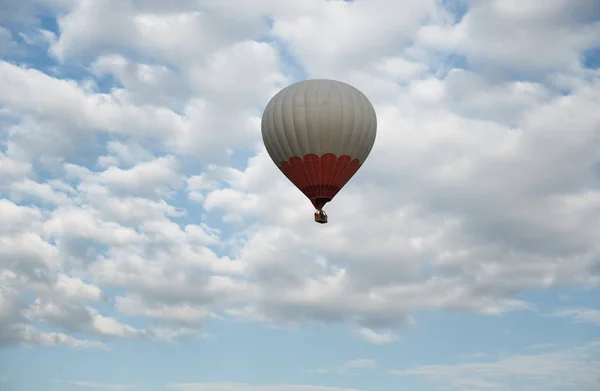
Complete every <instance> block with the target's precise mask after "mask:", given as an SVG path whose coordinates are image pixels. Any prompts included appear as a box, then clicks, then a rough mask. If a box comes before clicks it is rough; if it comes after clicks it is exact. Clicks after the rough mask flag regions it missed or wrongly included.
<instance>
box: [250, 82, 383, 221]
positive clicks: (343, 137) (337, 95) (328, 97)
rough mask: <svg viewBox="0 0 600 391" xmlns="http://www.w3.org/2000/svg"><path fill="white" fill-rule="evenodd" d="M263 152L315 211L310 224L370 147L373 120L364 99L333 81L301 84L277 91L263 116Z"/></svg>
mask: <svg viewBox="0 0 600 391" xmlns="http://www.w3.org/2000/svg"><path fill="white" fill-rule="evenodd" d="M261 129H262V137H263V142H264V144H265V147H266V149H267V152H268V153H269V156H271V159H273V162H275V164H276V165H277V167H279V169H280V170H281V171H282V172H283V174H284V175H285V176H286V177H287V178H288V179H289V180H290V181H291V182H292V183H293V184H294V185H296V187H297V188H298V189H300V191H302V193H304V195H306V197H307V198H308V199H309V200H310V201H311V202H312V204H313V205H314V207H315V208H316V212H315V221H316V222H318V223H326V222H327V214H326V213H325V212H324V211H323V207H324V206H325V204H326V203H328V202H330V201H331V200H332V199H333V198H334V197H335V195H336V194H337V193H338V192H339V191H340V190H341V189H342V187H344V185H345V184H346V183H347V182H348V181H349V180H350V178H352V176H354V174H356V172H357V171H358V169H359V168H360V167H361V165H362V164H363V163H364V161H365V159H366V158H367V156H369V153H370V152H371V149H372V148H373V144H374V143H375V136H376V134H377V116H376V114H375V109H374V108H373V105H371V102H369V100H368V99H367V97H366V96H365V95H364V94H363V93H362V92H360V91H359V90H357V89H356V88H354V87H352V86H351V85H348V84H346V83H342V82H339V81H335V80H305V81H301V82H298V83H294V84H292V85H290V86H288V87H285V88H284V89H282V90H281V91H279V92H278V93H277V94H275V96H273V98H271V100H270V101H269V103H268V104H267V106H266V108H265V111H264V113H263V116H262V123H261Z"/></svg>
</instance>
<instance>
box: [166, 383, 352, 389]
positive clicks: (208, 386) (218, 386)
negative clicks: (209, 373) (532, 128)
mask: <svg viewBox="0 0 600 391" xmlns="http://www.w3.org/2000/svg"><path fill="white" fill-rule="evenodd" d="M168 387H169V388H171V389H174V390H178V391H258V390H264V391H359V390H357V389H354V388H338V387H323V386H310V385H286V384H282V385H260V386H253V385H250V384H244V383H173V384H169V386H168Z"/></svg>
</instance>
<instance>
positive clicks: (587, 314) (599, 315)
mask: <svg viewBox="0 0 600 391" xmlns="http://www.w3.org/2000/svg"><path fill="white" fill-rule="evenodd" d="M550 315H552V316H557V317H560V318H570V319H573V320H574V321H575V322H579V323H591V324H595V325H598V326H600V310H597V309H594V308H564V309H560V310H556V311H554V312H553V313H551V314H550Z"/></svg>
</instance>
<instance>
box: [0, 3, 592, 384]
mask: <svg viewBox="0 0 600 391" xmlns="http://www.w3.org/2000/svg"><path fill="white" fill-rule="evenodd" d="M443 3H444V2H435V1H422V2H418V4H416V3H415V2H408V1H391V0H390V1H388V0H378V1H368V2H365V1H363V2H361V1H354V2H343V1H327V2H326V1H321V0H310V1H304V2H298V3H297V4H291V3H289V2H288V3H286V2H280V1H273V0H261V1H256V2H244V4H236V5H235V7H234V6H232V5H231V4H229V3H227V2H221V1H209V2H206V4H205V8H203V10H202V11H199V10H198V9H197V7H196V4H195V2H187V1H184V2H177V4H175V3H173V4H170V3H169V4H170V5H169V4H167V3H165V2H162V1H127V2H124V1H116V0H111V1H106V2H98V3H96V2H89V1H86V2H74V1H51V2H46V3H45V5H46V6H49V7H51V8H52V9H54V10H57V9H58V10H60V12H61V14H60V17H59V20H58V21H59V27H60V29H59V30H60V31H59V32H58V34H57V35H56V36H55V37H53V38H52V39H50V41H49V45H50V52H51V53H52V54H53V55H55V56H56V57H57V58H58V59H59V62H58V63H57V65H56V69H54V70H44V71H42V70H39V69H34V67H33V66H32V65H31V64H30V65H27V66H26V65H23V64H16V63H12V62H8V61H0V80H1V81H2V86H3V88H2V89H0V105H1V106H2V110H1V111H0V121H2V122H1V124H2V130H1V131H0V140H1V142H0V148H1V149H0V191H2V197H4V198H1V199H0V214H1V215H2V219H0V244H1V245H0V282H2V283H3V286H4V285H6V287H7V289H6V291H3V292H2V295H3V300H4V301H3V304H2V307H1V308H2V311H3V313H5V314H6V317H5V318H4V317H3V318H2V319H3V320H2V322H4V323H3V324H2V325H3V326H5V328H4V327H3V331H2V334H0V335H1V336H2V343H9V342H10V343H16V342H19V341H21V342H29V343H35V344H41V345H58V344H63V345H69V346H80V347H94V346H96V347H97V346H101V344H100V343H98V342H95V341H93V340H92V339H90V340H89V341H86V340H79V339H76V338H75V337H73V336H71V335H70V334H69V333H71V332H73V330H76V331H77V332H84V333H86V335H88V336H89V337H90V338H97V337H98V338H99V337H103V338H147V339H161V340H174V339H177V338H181V337H184V336H189V335H192V334H195V335H203V334H202V331H201V327H202V326H203V325H204V323H206V322H207V321H210V320H213V319H218V320H219V321H228V320H230V319H231V318H235V319H240V318H241V319H249V320H252V321H259V322H264V323H272V324H273V323H276V324H300V323H303V322H313V321H316V322H323V323H330V322H338V323H346V324H348V325H349V327H351V328H352V329H353V330H355V331H356V334H357V336H358V337H360V338H363V339H365V340H367V341H370V342H372V343H374V344H385V343H391V342H393V341H395V340H397V339H398V338H399V337H400V334H401V329H402V327H405V326H406V325H408V324H411V322H412V316H411V314H413V313H416V312H418V311H422V310H445V311H468V312H475V313H480V314H486V315H493V316H502V315H503V314H505V313H508V312H510V311H521V310H531V309H533V308H534V305H533V304H532V303H528V302H525V301H523V300H519V299H515V298H514V296H515V295H516V294H517V293H519V292H521V291H527V290H532V289H548V288H553V287H557V286H564V285H589V286H596V285H597V284H598V283H599V282H600V263H599V261H598V259H599V258H598V254H599V252H600V247H599V246H598V242H597V235H596V233H597V232H598V230H599V229H600V193H599V192H598V181H597V169H596V168H597V165H598V163H599V162H600V154H599V152H598V148H597V144H598V143H597V141H598V138H599V137H600V132H599V129H600V114H598V113H599V112H598V111H597V107H599V106H600V78H599V76H600V75H599V74H598V73H597V72H596V71H593V70H589V69H583V67H582V64H581V57H582V51H583V50H585V49H586V48H589V47H592V46H593V45H596V44H597V43H598V42H597V38H596V37H598V36H600V34H595V33H597V31H596V30H597V27H598V26H597V24H593V23H591V22H590V20H589V19H588V17H587V16H586V15H588V13H590V12H591V10H593V7H592V5H593V4H592V1H591V0H589V1H588V0H578V1H576V2H574V3H571V2H569V3H567V2H566V1H562V0H556V1H554V2H553V7H554V8H552V7H543V9H541V8H539V5H538V4H537V3H535V4H534V2H533V1H526V2H524V3H522V4H521V3H519V4H520V5H515V4H516V3H514V2H511V1H508V2H499V1H480V2H475V3H473V4H471V5H470V8H469V10H468V11H467V13H466V15H465V16H464V18H462V20H460V21H457V20H455V19H456V17H455V15H454V14H453V13H452V12H450V11H449V10H448V9H445V8H444V7H443ZM10 4H11V7H13V8H11V10H13V9H14V12H16V14H15V15H17V14H18V15H19V16H20V20H23V21H24V20H29V22H28V23H30V22H31V21H30V18H27V17H26V16H27V15H29V14H31V13H32V12H33V11H31V10H29V9H28V8H27V7H22V8H21V6H19V5H18V4H17V3H15V2H14V1H13V2H11V3H10ZM409 5H410V6H409ZM566 7H569V10H570V11H571V12H565V9H566ZM11 12H12V11H11ZM28 13H29V14H28ZM34 14H35V13H33V14H31V15H34ZM31 15H30V16H31ZM265 16H268V18H269V19H270V21H269V23H267V22H265ZM33 19H35V18H33ZM107 20H109V21H110V23H106V21H107ZM423 21H424V23H425V25H423ZM23 23H24V22H23ZM31 23H33V22H31ZM508 25H510V26H513V28H510V29H507V28H506V26H508ZM2 31H4V30H2ZM2 34H4V35H6V34H5V33H2ZM44 34H46V36H48V34H49V33H44ZM11 36H14V33H12V32H11ZM490 42H491V43H490ZM450 52H452V53H455V54H456V53H458V54H459V55H460V56H464V57H466V59H467V65H469V69H460V67H459V66H458V64H452V63H449V62H448V61H447V58H446V59H445V57H444V56H445V55H446V54H447V53H450ZM290 54H291V55H294V56H295V58H293V59H292V58H291V57H290ZM293 62H297V63H299V64H300V66H301V67H302V68H303V71H304V72H305V73H306V75H308V76H309V77H333V78H336V79H342V80H344V81H348V82H351V83H352V84H354V85H356V86H357V87H359V88H360V89H361V90H363V91H364V92H365V93H366V94H367V95H368V96H369V97H370V98H371V99H372V101H373V102H374V104H375V106H376V110H377V113H378V124H379V133H378V139H377V141H376V144H375V147H374V149H373V153H372V155H371V156H370V157H369V160H368V161H367V163H366V164H365V165H364V167H363V168H362V169H361V171H360V172H359V174H357V175H356V177H355V178H354V179H353V180H352V181H351V182H350V183H349V184H348V186H347V187H346V188H345V189H344V191H343V192H341V193H340V194H339V196H338V197H337V198H336V200H335V201H334V202H332V203H331V204H330V205H328V212H329V215H330V221H331V223H330V224H328V225H327V226H323V227H316V226H315V224H314V223H313V222H312V221H311V220H312V208H311V206H310V203H309V202H308V201H307V200H305V199H304V197H303V196H302V194H301V193H300V192H299V191H297V189H295V188H294V187H293V186H292V185H291V184H289V183H288V182H287V181H286V180H285V178H284V177H283V175H282V174H281V173H280V172H278V170H277V169H276V167H275V166H274V165H273V164H272V162H271V161H270V159H269V157H268V155H267V154H266V152H265V150H264V148H263V147H262V146H261V144H260V136H259V133H260V132H259V129H260V113H261V109H262V107H263V106H264V104H265V103H266V102H267V101H268V99H269V98H270V96H271V95H272V94H273V93H274V92H275V91H277V90H278V89H279V88H281V87H283V86H284V85H286V84H287V83H290V82H292V81H293V80H295V79H296V78H298V77H299V74H298V73H296V72H295V71H294V70H293V69H292V68H294V66H293ZM71 65H77V66H78V67H79V68H77V69H80V70H81V71H82V72H86V71H87V72H89V73H88V74H86V75H85V77H84V78H82V79H80V80H74V79H72V78H73V77H74V76H71V75H68V72H67V70H68V69H70V68H69V67H70V66H71ZM517 71H518V72H517ZM110 78H114V80H115V81H116V82H117V84H116V85H114V86H110V87H109V88H107V86H106V84H107V81H106V79H110ZM565 90H567V91H566V92H568V93H565ZM240 156H241V157H240ZM246 156H250V157H249V158H248V160H247V162H246V161H245V160H246V159H245V157H246ZM244 163H247V164H244ZM108 288H117V289H118V290H119V291H120V292H121V293H119V294H118V297H110V299H112V300H107V301H106V302H105V303H107V305H114V306H115V308H116V310H117V311H118V312H119V313H118V314H117V315H116V316H115V317H108V316H106V315H104V314H102V313H101V312H100V311H99V310H98V309H96V308H95V306H96V305H97V302H98V301H99V300H105V299H107V297H105V296H104V295H106V294H107V293H106V292H108V291H109V290H110V289H108ZM21 292H29V293H33V294H34V295H35V296H36V297H37V300H36V301H35V302H34V303H25V302H24V301H23V300H21V299H20V296H19V294H18V293H21ZM123 315H129V316H136V317H140V318H142V319H146V320H152V321H156V322H158V323H160V327H157V328H153V329H143V328H134V327H133V326H130V325H128V324H127V323H126V322H124V321H121V316H123ZM561 315H562V316H573V317H575V318H577V319H580V320H584V319H587V320H588V321H590V319H592V321H593V320H594V319H595V313H593V312H582V311H581V310H578V312H576V313H575V312H568V313H566V312H562V313H561ZM34 321H44V322H45V323H46V325H47V326H48V327H51V328H56V331H55V332H52V333H42V332H41V331H39V330H37V329H35V327H34V326H33V322H34ZM172 324H174V325H176V328H171V326H170V325H172ZM4 329H6V330H8V331H4ZM471 380H472V381H474V382H475V383H473V382H471V383H469V384H470V387H471V388H473V387H475V388H477V387H479V388H484V387H485V386H486V385H485V384H486V383H485V382H486V380H485V379H483V380H481V379H471ZM477 381H479V382H480V383H477ZM463 385H464V384H463ZM190 387H191V386H190ZM193 387H208V386H206V385H204V386H202V385H194V386H193ZM239 387H249V386H239ZM465 387H466V386H465ZM205 389H206V388H205ZM290 390H291V388H290Z"/></svg>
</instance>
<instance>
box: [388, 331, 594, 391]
mask: <svg viewBox="0 0 600 391" xmlns="http://www.w3.org/2000/svg"><path fill="white" fill-rule="evenodd" d="M598 365H600V343H599V342H597V341H592V342H590V343H588V344H586V345H582V346H579V347H575V348H569V349H563V350H557V351H555V352H551V353H541V354H520V355H509V356H504V357H500V358H497V359H495V360H487V359H482V360H478V361H477V362H471V363H461V364H448V365H428V366H420V367H416V368H412V369H402V370H393V371H392V373H393V374H396V375H399V376H419V377H423V378H425V379H427V380H429V381H431V382H433V383H434V384H439V385H440V386H442V387H446V388H448V387H451V388H452V389H456V390H475V389H483V390H487V389H490V390H515V391H517V390H530V389H538V388H540V387H542V388H544V389H549V390H561V389H563V388H564V387H566V386H571V387H576V388H577V389H582V390H583V389H585V390H588V389H589V390H592V389H595V387H598V385H600V378H599V377H598V375H597V370H596V369H597V368H598ZM516 381H518V383H517V382H516ZM478 387H479V388H478Z"/></svg>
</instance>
